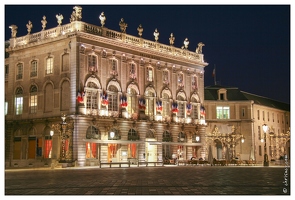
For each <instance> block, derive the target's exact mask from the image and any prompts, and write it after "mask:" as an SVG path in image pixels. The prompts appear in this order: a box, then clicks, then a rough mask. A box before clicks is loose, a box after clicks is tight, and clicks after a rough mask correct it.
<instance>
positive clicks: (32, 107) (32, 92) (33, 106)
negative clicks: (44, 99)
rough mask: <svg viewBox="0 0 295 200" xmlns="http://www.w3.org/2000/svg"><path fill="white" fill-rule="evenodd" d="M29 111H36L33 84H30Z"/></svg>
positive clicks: (35, 92) (34, 87)
mask: <svg viewBox="0 0 295 200" xmlns="http://www.w3.org/2000/svg"><path fill="white" fill-rule="evenodd" d="M29 107H30V113H36V112H37V87H36V86H35V85H32V86H31V89H30V105H29Z"/></svg>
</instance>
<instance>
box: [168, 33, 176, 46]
mask: <svg viewBox="0 0 295 200" xmlns="http://www.w3.org/2000/svg"><path fill="white" fill-rule="evenodd" d="M174 40H175V37H174V36H173V33H171V34H170V38H169V42H170V45H173V44H174Z"/></svg>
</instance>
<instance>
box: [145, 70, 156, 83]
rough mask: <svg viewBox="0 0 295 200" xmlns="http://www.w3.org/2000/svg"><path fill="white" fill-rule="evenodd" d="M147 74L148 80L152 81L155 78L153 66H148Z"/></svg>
mask: <svg viewBox="0 0 295 200" xmlns="http://www.w3.org/2000/svg"><path fill="white" fill-rule="evenodd" d="M146 71H147V72H146V74H147V81H150V82H152V81H153V79H154V76H153V68H152V67H147V68H146Z"/></svg>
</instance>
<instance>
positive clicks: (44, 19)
mask: <svg viewBox="0 0 295 200" xmlns="http://www.w3.org/2000/svg"><path fill="white" fill-rule="evenodd" d="M41 23H42V31H44V30H45V28H46V24H47V21H46V17H45V15H44V16H43V20H41Z"/></svg>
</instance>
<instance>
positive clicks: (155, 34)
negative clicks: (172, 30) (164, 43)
mask: <svg viewBox="0 0 295 200" xmlns="http://www.w3.org/2000/svg"><path fill="white" fill-rule="evenodd" d="M159 35H160V33H159V32H158V29H155V32H154V36H155V40H156V42H157V41H158V39H159Z"/></svg>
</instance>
